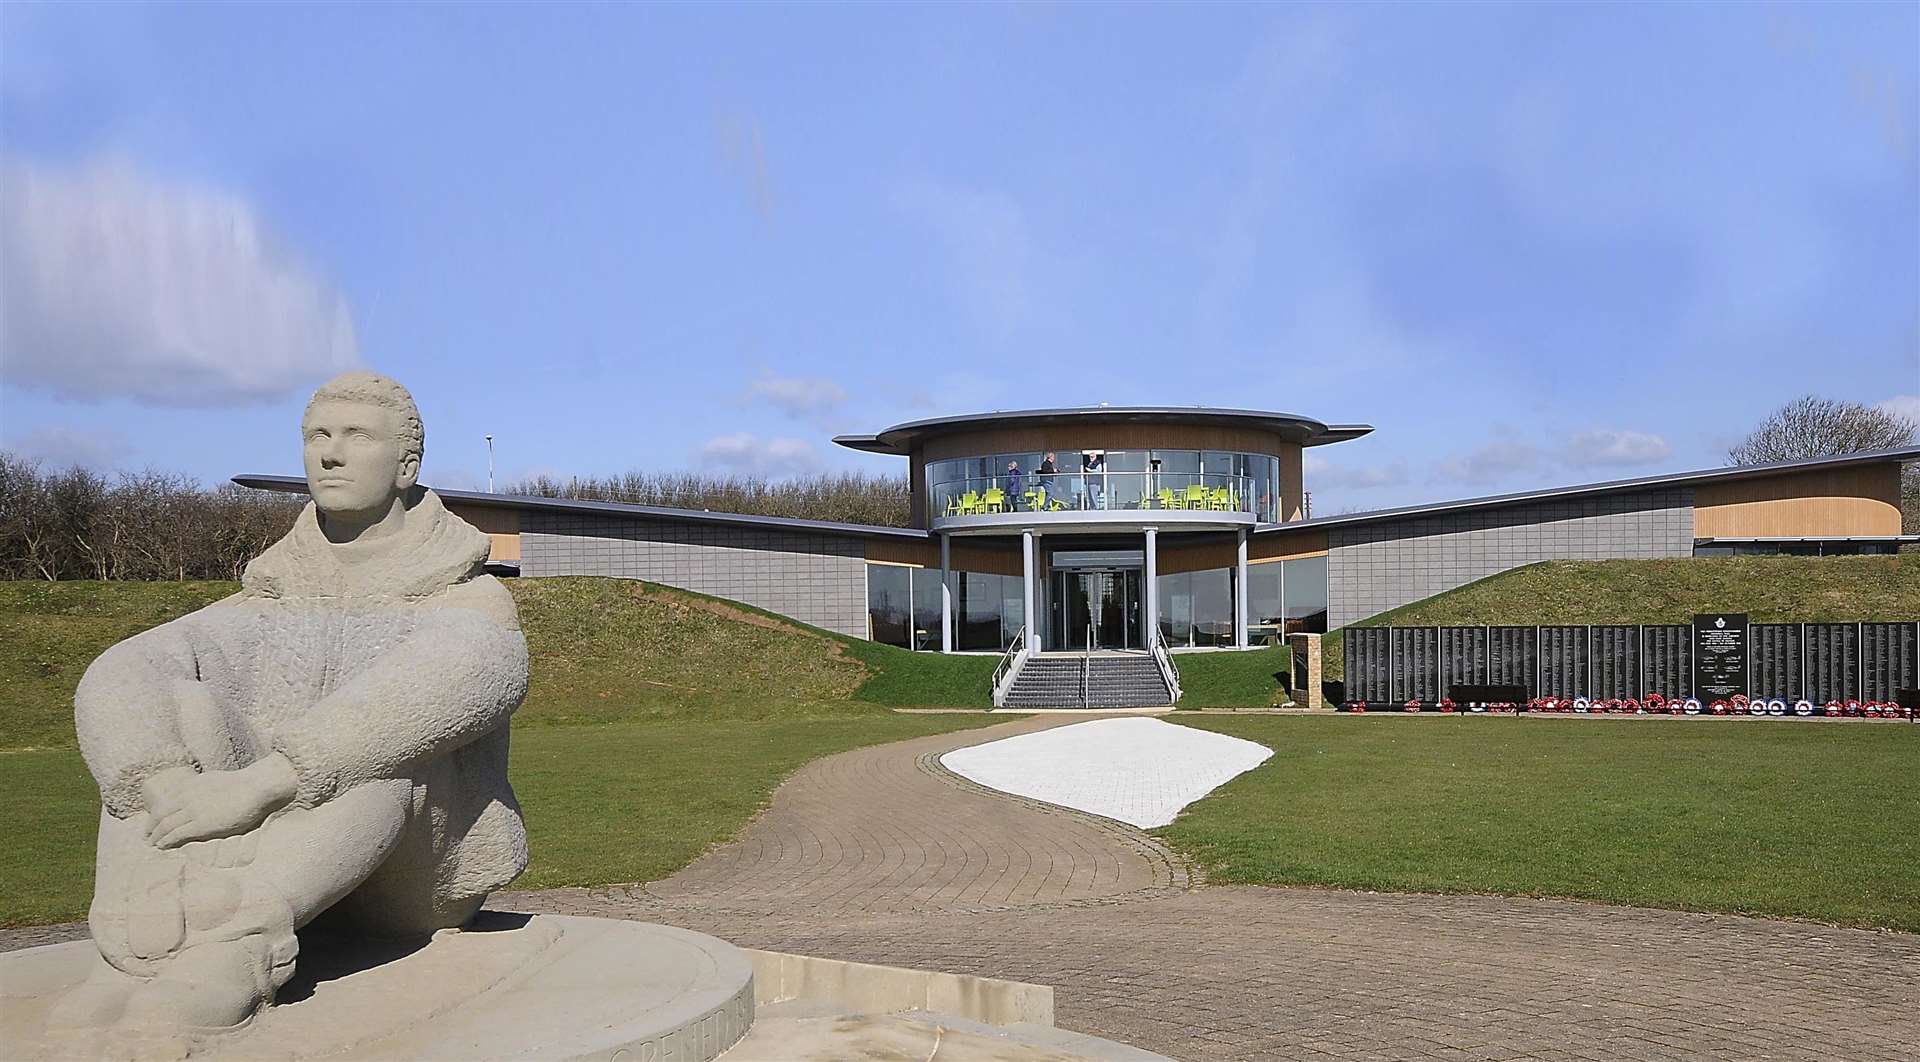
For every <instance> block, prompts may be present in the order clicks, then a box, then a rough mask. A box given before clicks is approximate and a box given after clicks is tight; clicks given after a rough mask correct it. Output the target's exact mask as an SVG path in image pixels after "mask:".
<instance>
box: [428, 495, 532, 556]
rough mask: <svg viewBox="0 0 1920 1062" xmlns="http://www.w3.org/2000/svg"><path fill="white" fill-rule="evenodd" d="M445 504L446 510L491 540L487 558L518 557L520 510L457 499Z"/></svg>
mask: <svg viewBox="0 0 1920 1062" xmlns="http://www.w3.org/2000/svg"><path fill="white" fill-rule="evenodd" d="M445 504H446V507H447V511H448V512H450V513H452V514H453V515H455V516H457V517H459V518H460V519H462V520H465V521H466V522H467V523H470V524H472V525H473V526H474V527H476V528H478V529H480V530H481V531H485V532H486V533H487V537H488V538H489V539H491V540H492V541H493V547H492V548H491V549H490V550H488V551H487V559H488V560H492V561H517V560H519V559H520V510H518V509H509V508H504V507H502V506H498V505H473V504H468V503H462V502H457V501H450V502H446V503H445Z"/></svg>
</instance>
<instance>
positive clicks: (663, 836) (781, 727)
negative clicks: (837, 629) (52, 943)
mask: <svg viewBox="0 0 1920 1062" xmlns="http://www.w3.org/2000/svg"><path fill="white" fill-rule="evenodd" d="M1004 721H1005V717H989V716H985V715H896V714H894V713H891V712H881V711H873V710H869V712H868V713H867V714H866V715H863V716H859V717H840V718H781V719H759V720H737V719H736V720H717V721H694V720H680V719H666V720H651V721H645V722H634V723H621V724H614V725H608V726H565V727H561V726H532V727H527V728H521V729H518V730H516V732H515V734H514V741H513V764H512V778H513V785H514V789H515V791H516V792H517V793H518V794H519V797H520V802H521V805H522V807H523V808H524V809H525V813H526V817H527V830H528V834H529V843H530V845H531V847H532V850H533V864H532V865H531V866H530V867H528V868H527V872H526V873H525V874H524V875H522V876H521V877H520V879H519V880H518V881H516V882H515V883H514V885H513V887H514V888H521V889H536V888H551V887H554V886H560V885H610V884H617V883H624V882H637V881H653V880H656V879H658V878H662V877H665V876H667V875H668V874H671V873H673V872H674V871H676V870H678V869H679V868H681V867H683V866H685V865H686V864H687V863H689V862H691V861H692V860H694V859H695V858H696V857H698V856H699V855H700V854H701V853H702V852H704V851H706V850H707V849H708V848H710V847H712V846H713V845H716V844H719V843H721V842H723V841H725V840H727V839H728V838H731V837H733V836H734V835H735V834H737V833H738V832H739V831H740V829H741V828H742V827H743V826H745V825H746V823H747V822H748V821H749V820H750V819H752V817H753V816H754V814H755V813H757V812H758V811H759V810H760V809H761V808H762V807H764V806H765V805H766V803H767V800H768V798H769V797H770V796H771V795H772V794H773V790H774V789H775V788H776V787H777V786H779V784H780V782H781V781H782V780H784V779H785V778H786V777H787V776H788V775H790V774H792V773H793V772H794V771H795V770H798V769H799V768H800V766H801V765H803V764H805V763H807V762H808V761H809V760H813V759H816V758H818V757H821V756H827V755H831V754H833V753H836V752H842V751H845V750H847V749H852V748H859V747H861V746H863V745H873V744H879V743H881V742H887V741H899V740H903V739H905V738H911V737H920V736H922V735H926V734H936V733H944V732H946V731H950V730H962V729H967V728H970V727H976V726H985V725H987V724H989V723H997V722H1004ZM0 806H4V807H8V808H13V809H16V815H15V818H14V819H13V831H14V832H13V833H12V835H11V836H12V837H13V840H12V841H11V842H10V843H8V844H6V845H4V846H0V926H19V925H41V924H45V923H49V922H66V921H72V920H75V919H80V918H85V917H86V913H87V902H88V899H89V898H90V897H91V895H92V893H93V842H94V831H95V826H96V822H97V817H98V815H99V808H100V804H99V796H98V794H97V792H96V791H95V789H94V785H93V779H92V778H91V777H89V776H88V774H87V770H86V767H85V765H83V764H82V763H81V762H80V754H79V753H78V752H75V751H73V750H71V749H39V750H33V751H24V752H6V753H0Z"/></svg>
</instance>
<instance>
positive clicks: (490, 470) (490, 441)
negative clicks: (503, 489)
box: [487, 435, 493, 494]
mask: <svg viewBox="0 0 1920 1062" xmlns="http://www.w3.org/2000/svg"><path fill="white" fill-rule="evenodd" d="M487 493H488V494H492V493H493V436H491V435H489V436H487Z"/></svg>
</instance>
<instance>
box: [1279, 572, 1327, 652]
mask: <svg viewBox="0 0 1920 1062" xmlns="http://www.w3.org/2000/svg"><path fill="white" fill-rule="evenodd" d="M1285 563H1286V568H1287V571H1286V576H1285V578H1286V586H1285V593H1286V612H1287V633H1289V634H1292V633H1295V632H1298V631H1306V632H1309V633H1315V634H1325V633H1326V632H1327V558H1325V557H1302V558H1301V559H1299V560H1290V561H1287V562H1285Z"/></svg>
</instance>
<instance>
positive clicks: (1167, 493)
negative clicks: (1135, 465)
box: [928, 472, 1273, 519]
mask: <svg viewBox="0 0 1920 1062" xmlns="http://www.w3.org/2000/svg"><path fill="white" fill-rule="evenodd" d="M928 496H929V500H930V501H931V503H932V514H933V516H934V518H935V519H939V518H941V517H948V516H987V515H991V514H998V513H1055V512H1059V513H1065V512H1093V511H1113V510H1125V509H1147V510H1171V511H1189V512H1192V511H1198V512H1218V513H1249V514H1262V513H1270V512H1271V511H1272V509H1273V499H1272V498H1258V497H1255V496H1254V494H1253V479H1252V477H1250V476H1233V475H1226V474H1221V473H1212V472H1071V473H1069V472H1056V473H1052V474H1040V473H1030V474H1027V475H1024V476H1020V477H1018V478H1016V477H1012V476H970V477H968V478H965V479H951V480H945V481H942V482H939V483H935V484H933V485H932V486H931V488H929V491H928Z"/></svg>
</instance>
